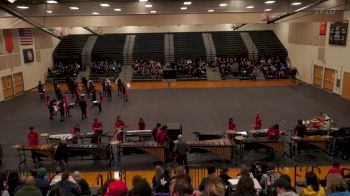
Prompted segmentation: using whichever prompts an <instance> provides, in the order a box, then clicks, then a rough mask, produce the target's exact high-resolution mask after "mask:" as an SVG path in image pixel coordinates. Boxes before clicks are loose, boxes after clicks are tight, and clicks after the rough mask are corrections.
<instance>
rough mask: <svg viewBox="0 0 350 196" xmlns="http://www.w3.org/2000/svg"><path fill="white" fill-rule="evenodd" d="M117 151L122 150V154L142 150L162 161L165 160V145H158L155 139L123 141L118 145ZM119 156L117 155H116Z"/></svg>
mask: <svg viewBox="0 0 350 196" xmlns="http://www.w3.org/2000/svg"><path fill="white" fill-rule="evenodd" d="M119 147H120V148H119V153H118V154H120V151H123V154H129V153H130V152H136V151H142V152H146V153H147V154H149V155H152V156H154V157H156V158H157V159H159V160H160V161H162V162H163V163H164V162H165V160H166V156H165V146H161V145H159V144H158V143H157V142H155V141H143V142H124V143H121V144H120V145H119ZM118 157H119V156H118Z"/></svg>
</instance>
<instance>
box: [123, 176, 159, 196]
mask: <svg viewBox="0 0 350 196" xmlns="http://www.w3.org/2000/svg"><path fill="white" fill-rule="evenodd" d="M132 186H133V189H131V191H130V192H129V196H152V195H153V193H152V189H151V187H150V186H149V184H148V183H147V181H146V179H144V178H141V176H139V175H136V176H134V177H133V178H132Z"/></svg>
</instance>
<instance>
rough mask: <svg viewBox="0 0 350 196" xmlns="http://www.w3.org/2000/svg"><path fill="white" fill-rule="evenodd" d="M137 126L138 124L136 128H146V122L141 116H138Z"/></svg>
mask: <svg viewBox="0 0 350 196" xmlns="http://www.w3.org/2000/svg"><path fill="white" fill-rule="evenodd" d="M137 126H138V130H145V129H146V123H145V121H143V118H140V120H139V123H138V124H137Z"/></svg>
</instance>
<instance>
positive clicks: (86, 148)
mask: <svg viewBox="0 0 350 196" xmlns="http://www.w3.org/2000/svg"><path fill="white" fill-rule="evenodd" d="M67 148H68V154H69V157H77V156H80V157H81V159H79V160H108V161H109V165H111V162H112V160H113V159H114V157H113V153H112V148H111V146H110V145H109V144H67ZM91 156H92V157H93V158H87V157H91Z"/></svg>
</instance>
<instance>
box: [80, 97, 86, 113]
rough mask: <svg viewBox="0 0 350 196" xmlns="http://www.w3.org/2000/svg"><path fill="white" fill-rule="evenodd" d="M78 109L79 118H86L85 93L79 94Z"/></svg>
mask: <svg viewBox="0 0 350 196" xmlns="http://www.w3.org/2000/svg"><path fill="white" fill-rule="evenodd" d="M79 105H80V109H81V118H82V119H84V118H87V116H86V108H87V103H86V99H85V95H81V96H80V103H79Z"/></svg>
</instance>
